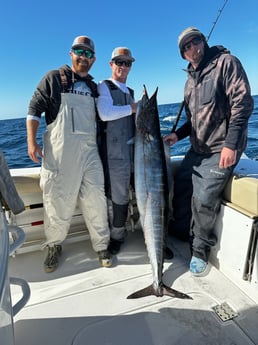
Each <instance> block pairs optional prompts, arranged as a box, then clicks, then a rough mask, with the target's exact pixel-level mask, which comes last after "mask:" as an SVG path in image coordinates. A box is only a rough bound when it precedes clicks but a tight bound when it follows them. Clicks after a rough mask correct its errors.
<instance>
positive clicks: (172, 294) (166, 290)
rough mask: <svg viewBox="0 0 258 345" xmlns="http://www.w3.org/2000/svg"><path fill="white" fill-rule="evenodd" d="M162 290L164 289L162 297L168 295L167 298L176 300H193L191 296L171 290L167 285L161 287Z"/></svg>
mask: <svg viewBox="0 0 258 345" xmlns="http://www.w3.org/2000/svg"><path fill="white" fill-rule="evenodd" d="M161 289H162V296H164V295H166V296H170V297H174V298H182V299H192V297H190V296H189V295H187V294H185V293H183V292H180V291H177V290H174V289H172V288H170V287H169V286H166V285H165V284H162V285H161Z"/></svg>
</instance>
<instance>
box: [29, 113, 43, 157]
mask: <svg viewBox="0 0 258 345" xmlns="http://www.w3.org/2000/svg"><path fill="white" fill-rule="evenodd" d="M26 126H27V143H28V155H29V157H30V159H31V160H33V161H34V162H35V163H39V159H38V157H43V152H42V149H41V147H40V146H39V145H38V143H37V131H38V127H39V122H38V121H36V120H27V122H26Z"/></svg>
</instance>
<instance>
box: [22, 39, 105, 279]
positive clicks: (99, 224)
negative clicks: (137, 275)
mask: <svg viewBox="0 0 258 345" xmlns="http://www.w3.org/2000/svg"><path fill="white" fill-rule="evenodd" d="M70 57H71V60H72V66H71V67H69V66H67V65H64V66H62V67H61V68H59V69H57V70H52V71H50V72H48V73H47V74H46V75H45V76H44V77H43V78H42V80H41V81H40V83H39V84H38V86H37V89H36V91H35V93H34V95H33V96H32V99H31V101H30V104H29V111H28V115H27V141H28V154H29V156H30V158H31V159H32V160H33V161H34V162H35V163H39V157H42V169H41V176H40V185H41V188H42V190H43V202H44V210H45V218H44V227H45V235H46V242H45V243H44V247H47V251H48V253H47V257H46V260H45V262H44V268H45V271H46V272H53V271H54V270H55V269H56V268H57V266H58V257H59V256H60V254H61V251H62V247H61V243H62V242H63V241H64V240H65V238H66V236H67V233H68V230H69V227H70V223H71V219H72V216H73V213H74V210H75V207H76V204H77V201H78V202H79V206H80V208H81V211H82V214H83V216H84V219H85V222H86V225H87V228H88V230H89V234H90V237H91V241H92V246H93V249H94V250H95V251H96V252H97V254H98V258H99V262H100V265H101V266H104V267H110V266H111V264H112V260H111V255H110V253H109V251H108V250H107V247H108V244H109V239H110V231H109V226H108V219H107V204H106V197H105V191H104V174H103V168H102V163H101V160H100V156H99V152H98V146H97V140H96V106H95V100H96V98H97V96H98V92H97V84H96V83H95V82H94V81H93V78H92V76H91V75H90V74H89V70H90V68H91V67H92V65H93V64H94V62H95V59H96V58H95V48H94V43H93V41H92V40H91V39H90V38H89V37H87V36H78V37H76V38H75V39H74V41H73V44H72V47H71V50H70ZM42 113H45V121H46V124H47V131H46V132H45V134H44V139H43V144H44V152H43V151H42V149H41V147H40V146H39V145H38V143H37V130H38V127H39V123H40V119H41V115H42Z"/></svg>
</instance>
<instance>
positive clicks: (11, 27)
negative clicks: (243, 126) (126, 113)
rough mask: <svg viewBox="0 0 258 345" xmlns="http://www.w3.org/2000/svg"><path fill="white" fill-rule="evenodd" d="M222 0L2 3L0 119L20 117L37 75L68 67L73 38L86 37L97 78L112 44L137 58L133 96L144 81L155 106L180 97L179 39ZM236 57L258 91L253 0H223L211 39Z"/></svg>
mask: <svg viewBox="0 0 258 345" xmlns="http://www.w3.org/2000/svg"><path fill="white" fill-rule="evenodd" d="M223 5H224V0H195V1H190V0H185V1H176V0H175V1H173V0H160V1H152V0H143V1H141V0H138V1H135V0H130V1H116V0H113V1H106V0H98V1H86V0H84V1H81V0H77V1H71V2H68V1H60V0H52V1H50V0H44V1H36V0H34V1H32V0H23V1H20V0H14V1H4V2H3V4H2V6H1V20H0V32H1V67H0V72H1V73H0V75H1V83H0V99H1V106H0V119H1V120H2V119H7V118H18V117H25V116H26V114H27V109H28V104H29V101H30V98H31V96H32V94H33V92H34V90H35V88H36V85H37V84H38V82H39V80H40V79H41V78H42V76H43V75H44V74H45V73H46V72H47V71H48V70H51V69H56V68H58V67H60V66H61V65H63V64H68V65H70V56H69V50H70V47H71V44H72V41H73V39H74V37H76V36H78V35H88V36H90V37H91V38H92V39H93V40H94V42H95V46H96V58H97V60H96V62H95V64H94V66H93V67H92V69H91V71H90V73H91V74H92V75H93V76H94V78H95V81H96V82H98V81H99V80H101V79H104V78H109V77H110V72H111V70H110V67H109V64H108V63H109V60H110V56H111V52H112V50H113V48H114V47H117V46H127V47H129V48H130V49H131V50H132V53H133V56H134V57H135V59H136V61H135V63H134V65H133V67H132V69H131V72H130V74H129V77H128V80H127V81H128V86H131V87H132V88H133V89H134V90H135V97H136V99H139V98H140V97H141V94H142V86H143V84H145V85H146V86H147V90H148V92H149V94H151V93H152V92H153V91H154V90H155V88H156V87H157V86H158V87H159V92H158V102H159V104H166V103H174V102H181V101H182V97H183V87H184V83H185V79H186V74H185V72H184V71H183V68H184V67H185V66H186V61H185V60H183V59H182V58H181V56H180V54H179V51H178V46H177V37H178V35H179V34H180V32H181V31H182V30H183V29H185V28H186V27H188V26H196V27H198V28H199V29H200V30H201V31H202V32H203V33H204V34H205V35H206V36H208V34H209V32H210V31H211V28H212V25H213V23H214V21H215V20H216V18H217V15H218V13H219V10H220V9H221V8H222V7H223ZM209 44H210V45H214V44H222V45H224V46H225V47H227V48H228V49H230V50H231V53H232V54H233V55H235V56H237V57H238V58H239V59H240V60H241V62H242V64H243V66H244V68H245V70H246V72H247V75H248V78H249V81H250V84H251V89H252V94H253V95H255V94H258V1H257V0H245V1H243V0H228V2H227V4H226V6H225V8H224V10H223V12H222V14H221V16H220V18H219V19H218V22H217V24H216V26H215V28H214V31H213V33H212V35H211V38H210V40H209Z"/></svg>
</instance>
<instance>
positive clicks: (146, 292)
mask: <svg viewBox="0 0 258 345" xmlns="http://www.w3.org/2000/svg"><path fill="white" fill-rule="evenodd" d="M152 295H153V296H156V297H162V296H165V295H166V296H170V297H174V298H182V299H192V297H190V296H188V295H186V294H185V293H183V292H180V291H177V290H174V289H172V288H170V287H168V286H166V285H165V284H163V283H161V284H160V286H159V288H158V289H154V287H153V285H149V286H147V287H146V288H144V289H141V290H138V291H136V292H134V293H132V294H131V295H129V296H127V299H135V298H142V297H146V296H152Z"/></svg>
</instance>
